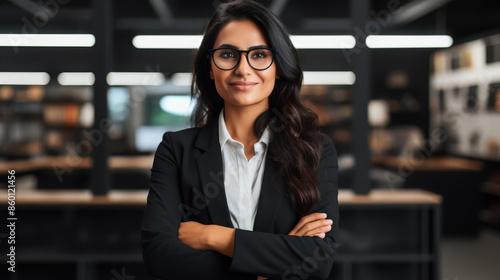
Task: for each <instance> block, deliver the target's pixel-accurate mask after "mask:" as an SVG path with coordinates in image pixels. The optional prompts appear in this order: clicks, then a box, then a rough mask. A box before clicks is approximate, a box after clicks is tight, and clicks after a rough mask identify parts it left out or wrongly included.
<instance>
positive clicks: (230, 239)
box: [204, 225, 235, 257]
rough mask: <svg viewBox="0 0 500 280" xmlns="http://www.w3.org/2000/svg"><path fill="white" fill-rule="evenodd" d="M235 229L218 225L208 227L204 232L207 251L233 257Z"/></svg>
mask: <svg viewBox="0 0 500 280" xmlns="http://www.w3.org/2000/svg"><path fill="white" fill-rule="evenodd" d="M234 235H235V229H234V228H228V227H223V226H219V225H208V226H207V227H206V231H205V237H204V240H205V244H206V246H207V249H208V250H212V251H216V252H219V253H221V254H223V255H226V256H228V257H232V256H233V249H234Z"/></svg>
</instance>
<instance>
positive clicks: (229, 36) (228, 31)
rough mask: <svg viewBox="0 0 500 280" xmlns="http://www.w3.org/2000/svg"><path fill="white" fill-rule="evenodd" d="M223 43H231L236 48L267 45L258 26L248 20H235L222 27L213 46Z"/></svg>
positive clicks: (216, 46)
mask: <svg viewBox="0 0 500 280" xmlns="http://www.w3.org/2000/svg"><path fill="white" fill-rule="evenodd" d="M223 44H228V45H232V46H235V47H236V48H238V49H248V48H250V47H253V46H262V45H264V46H268V44H267V42H266V37H265V36H264V34H263V33H262V31H261V30H260V28H259V27H258V26H257V24H255V23H254V22H253V21H250V20H235V21H231V22H229V23H227V24H226V25H225V26H224V27H222V29H221V30H220V31H219V34H218V35H217V39H216V40H215V43H214V46H213V47H214V48H218V47H219V46H221V45H223Z"/></svg>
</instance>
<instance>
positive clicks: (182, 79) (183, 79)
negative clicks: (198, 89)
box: [170, 73, 193, 86]
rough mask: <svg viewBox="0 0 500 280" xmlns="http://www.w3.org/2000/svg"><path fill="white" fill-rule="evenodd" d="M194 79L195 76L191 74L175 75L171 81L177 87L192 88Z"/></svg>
mask: <svg viewBox="0 0 500 280" xmlns="http://www.w3.org/2000/svg"><path fill="white" fill-rule="evenodd" d="M192 79H193V74H191V73H175V74H173V75H172V78H171V79H170V80H171V82H172V84H174V85H176V86H190V85H191V80H192Z"/></svg>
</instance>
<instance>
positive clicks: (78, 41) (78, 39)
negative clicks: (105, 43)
mask: <svg viewBox="0 0 500 280" xmlns="http://www.w3.org/2000/svg"><path fill="white" fill-rule="evenodd" d="M94 44H95V37H94V35H92V34H0V46H3V47H92V46H93V45H94Z"/></svg>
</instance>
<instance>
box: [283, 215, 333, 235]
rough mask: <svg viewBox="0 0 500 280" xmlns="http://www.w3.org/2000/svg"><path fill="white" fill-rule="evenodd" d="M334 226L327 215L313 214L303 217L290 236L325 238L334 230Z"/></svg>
mask: <svg viewBox="0 0 500 280" xmlns="http://www.w3.org/2000/svg"><path fill="white" fill-rule="evenodd" d="M332 224H333V221H332V220H330V219H326V215H322V213H312V214H309V215H307V216H304V217H302V219H300V221H299V222H298V223H297V225H296V226H295V227H294V228H293V229H292V230H291V231H290V232H289V233H288V235H296V236H319V237H321V238H325V234H326V233H327V232H329V231H330V230H331V229H332V226H331V225H332Z"/></svg>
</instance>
